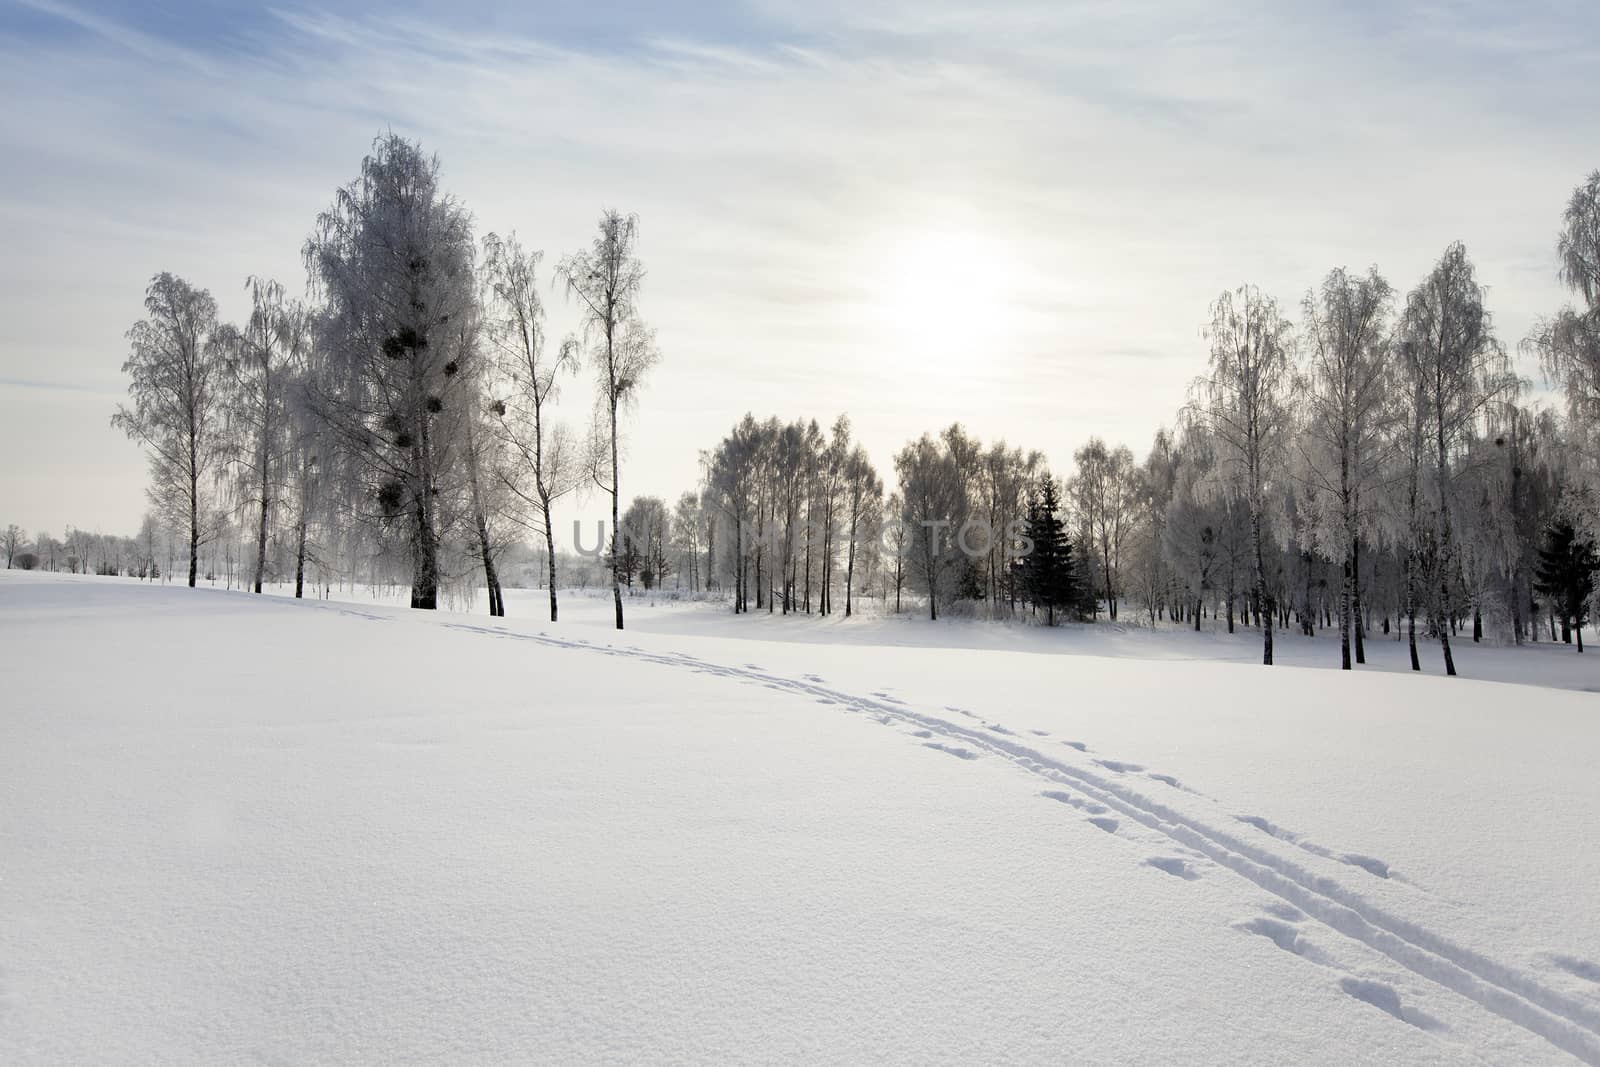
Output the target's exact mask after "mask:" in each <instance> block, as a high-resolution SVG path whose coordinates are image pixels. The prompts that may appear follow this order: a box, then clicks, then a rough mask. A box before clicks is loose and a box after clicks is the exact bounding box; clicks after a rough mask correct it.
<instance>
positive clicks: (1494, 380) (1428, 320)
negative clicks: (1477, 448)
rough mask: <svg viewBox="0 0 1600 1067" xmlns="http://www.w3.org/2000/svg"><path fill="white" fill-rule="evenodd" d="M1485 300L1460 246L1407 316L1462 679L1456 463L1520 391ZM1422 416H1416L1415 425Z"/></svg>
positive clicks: (1436, 614) (1438, 586)
mask: <svg viewBox="0 0 1600 1067" xmlns="http://www.w3.org/2000/svg"><path fill="white" fill-rule="evenodd" d="M1483 296H1484V290H1483V288H1482V286H1480V285H1479V284H1478V281H1477V275H1476V273H1475V272H1474V271H1473V268H1472V262H1471V260H1469V259H1468V258H1467V250H1466V248H1465V247H1464V246H1463V245H1462V244H1461V243H1460V242H1459V241H1458V242H1456V243H1454V244H1452V245H1450V247H1448V248H1446V249H1445V251H1444V255H1443V256H1442V257H1441V258H1440V260H1439V263H1438V265H1437V266H1435V267H1434V269H1433V271H1432V272H1431V273H1429V275H1428V277H1427V278H1425V279H1423V281H1422V283H1421V284H1420V285H1418V286H1417V288H1415V289H1413V290H1412V291H1411V294H1410V296H1408V297H1407V298H1406V307H1405V311H1404V312H1403V313H1402V316H1401V334H1402V337H1403V339H1404V342H1403V343H1405V344H1406V345H1407V346H1409V347H1408V350H1407V351H1408V359H1407V360H1406V363H1407V366H1408V369H1409V370H1410V372H1411V374H1412V375H1413V382H1412V384H1413V389H1412V392H1411V396H1412V397H1413V401H1414V404H1415V405H1416V406H1419V407H1420V408H1421V412H1420V422H1421V424H1422V425H1423V426H1424V427H1425V432H1426V435H1427V439H1428V452H1429V464H1430V466H1431V468H1432V474H1433V486H1432V491H1433V494H1434V499H1433V505H1434V508H1433V510H1434V519H1435V521H1434V527H1433V548H1434V551H1435V553H1436V558H1435V559H1434V568H1433V569H1434V580H1433V583H1432V584H1433V594H1434V595H1433V620H1434V625H1435V627H1436V628H1437V629H1438V631H1439V646H1440V649H1441V651H1442V652H1443V653H1444V669H1445V673H1446V674H1448V675H1453V674H1455V673H1456V665H1455V657H1454V656H1453V655H1452V653H1451V651H1450V626H1449V620H1450V618H1451V611H1452V606H1451V601H1450V582H1451V580H1452V579H1453V577H1454V573H1455V571H1454V568H1455V565H1456V563H1457V562H1458V561H1457V558H1456V531H1455V526H1454V522H1453V517H1452V514H1451V496H1452V484H1451V483H1452V478H1453V476H1454V461H1455V459H1456V457H1457V455H1458V454H1459V453H1460V452H1462V451H1463V450H1464V449H1465V447H1466V445H1467V444H1468V442H1469V439H1470V436H1471V434H1472V431H1473V429H1474V428H1475V427H1476V426H1477V425H1478V424H1479V423H1480V422H1481V420H1482V419H1483V418H1484V416H1485V415H1486V413H1487V411H1488V409H1489V406H1490V405H1491V404H1492V403H1493V402H1494V401H1496V400H1498V399H1499V398H1501V397H1502V396H1504V395H1506V394H1507V393H1508V391H1510V390H1513V389H1514V388H1515V386H1516V378H1515V377H1514V376H1513V375H1512V374H1511V372H1510V369H1509V366H1508V364H1507V362H1506V355H1505V350H1504V349H1502V348H1501V346H1500V342H1499V341H1497V340H1495V337H1494V332H1493V327H1492V323H1491V320H1490V316H1489V312H1488V310H1487V309H1486V308H1485V307H1484V304H1483ZM1418 414H1419V413H1417V412H1413V418H1416V417H1417V416H1418Z"/></svg>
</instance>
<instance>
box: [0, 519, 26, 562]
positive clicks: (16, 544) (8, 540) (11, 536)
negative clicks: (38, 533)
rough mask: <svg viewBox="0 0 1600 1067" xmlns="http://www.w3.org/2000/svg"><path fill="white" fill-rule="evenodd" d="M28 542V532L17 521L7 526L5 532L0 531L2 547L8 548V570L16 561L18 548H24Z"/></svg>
mask: <svg viewBox="0 0 1600 1067" xmlns="http://www.w3.org/2000/svg"><path fill="white" fill-rule="evenodd" d="M27 542H28V535H27V533H26V532H25V531H24V530H23V529H22V527H20V526H18V525H17V524H16V523H12V524H11V525H9V526H7V527H6V528H5V532H4V533H0V547H3V548H4V549H5V550H6V570H10V569H11V566H12V564H13V563H14V562H15V561H16V558H17V551H18V549H20V548H22V546H23V545H25V544H27Z"/></svg>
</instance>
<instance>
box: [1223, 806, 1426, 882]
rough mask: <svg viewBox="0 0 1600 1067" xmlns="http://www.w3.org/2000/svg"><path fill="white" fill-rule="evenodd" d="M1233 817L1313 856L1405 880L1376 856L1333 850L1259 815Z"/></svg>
mask: <svg viewBox="0 0 1600 1067" xmlns="http://www.w3.org/2000/svg"><path fill="white" fill-rule="evenodd" d="M1234 818H1236V819H1238V820H1239V821H1240V822H1242V823H1245V824H1246V825H1248V826H1254V827H1255V828H1256V829H1257V830H1260V831H1261V832H1262V833H1264V834H1269V835H1271V836H1272V837H1275V838H1277V839H1278V840H1279V841H1285V842H1288V843H1289V844H1291V845H1294V846H1295V847H1297V848H1302V849H1304V850H1305V851H1307V852H1309V853H1311V854H1312V855H1313V856H1321V857H1322V858H1324V859H1330V860H1338V861H1339V862H1340V863H1348V864H1349V865H1350V866H1352V867H1359V868H1361V869H1362V870H1363V871H1366V872H1367V873H1368V874H1370V875H1372V876H1373V877H1374V878H1382V879H1384V880H1385V881H1387V880H1389V879H1393V880H1394V881H1396V882H1405V881H1406V880H1405V879H1404V878H1402V877H1400V875H1399V874H1397V873H1396V872H1395V871H1394V870H1393V869H1391V868H1390V866H1389V865H1388V864H1387V863H1385V862H1384V861H1383V860H1380V859H1378V858H1377V857H1376V856H1366V855H1363V854H1361V853H1359V852H1335V851H1334V850H1333V849H1331V848H1327V847H1325V846H1323V845H1319V844H1317V843H1315V842H1313V841H1307V840H1306V839H1305V838H1303V837H1301V836H1300V835H1299V834H1297V833H1295V832H1294V831H1292V830H1285V829H1284V828H1283V827H1281V826H1279V825H1277V824H1276V823H1273V822H1271V821H1269V820H1267V819H1264V818H1262V817H1261V816H1259V815H1235V816H1234Z"/></svg>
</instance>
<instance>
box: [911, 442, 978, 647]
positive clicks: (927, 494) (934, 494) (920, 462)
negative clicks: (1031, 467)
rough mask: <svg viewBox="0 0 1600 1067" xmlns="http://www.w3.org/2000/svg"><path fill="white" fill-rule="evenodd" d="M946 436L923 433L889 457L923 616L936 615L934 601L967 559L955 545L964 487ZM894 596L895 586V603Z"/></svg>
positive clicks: (949, 592)
mask: <svg viewBox="0 0 1600 1067" xmlns="http://www.w3.org/2000/svg"><path fill="white" fill-rule="evenodd" d="M955 429H959V428H958V427H957V428H955ZM949 437H950V435H949V434H947V435H946V437H945V438H943V439H940V438H935V437H933V436H932V435H930V434H923V435H922V437H921V438H919V439H918V440H916V441H912V442H911V443H909V444H907V445H906V446H905V448H903V449H902V450H901V451H900V454H899V455H898V456H896V457H895V461H894V466H895V472H896V473H897V474H898V475H899V478H900V500H901V506H902V511H901V516H900V517H901V520H902V521H903V522H904V523H905V526H906V541H907V551H908V556H909V560H910V564H911V569H912V573H913V574H915V575H916V576H917V578H918V579H920V581H921V584H922V587H923V589H924V590H925V591H926V592H927V594H928V617H929V618H930V619H934V620H937V619H938V618H939V602H940V601H941V600H946V601H948V600H949V599H951V598H952V597H953V596H954V595H955V592H956V587H957V580H958V579H959V577H960V572H961V570H962V568H963V566H964V565H965V563H966V562H967V560H966V557H965V556H964V555H963V554H962V552H961V550H960V548H959V546H958V545H957V533H958V532H959V531H960V530H961V527H962V525H963V524H964V523H965V522H966V519H967V512H968V502H967V493H966V486H965V482H964V479H963V477H962V469H961V465H960V462H959V460H958V456H957V454H956V452H954V451H952V449H951V447H950V445H949ZM898 599H899V596H898V590H897V591H896V601H897V606H898Z"/></svg>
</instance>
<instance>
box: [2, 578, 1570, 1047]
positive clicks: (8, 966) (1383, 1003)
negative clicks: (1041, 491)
mask: <svg viewBox="0 0 1600 1067" xmlns="http://www.w3.org/2000/svg"><path fill="white" fill-rule="evenodd" d="M507 600H508V604H509V607H510V610H511V612H512V615H511V617H510V618H507V619H489V618H487V617H486V616H484V615H481V614H480V615H463V614H454V613H449V612H438V613H422V612H411V611H408V610H406V609H404V608H399V607H394V606H391V605H389V604H383V603H376V602H374V601H373V600H371V599H370V598H356V599H355V600H354V601H353V602H350V603H343V602H338V601H311V600H307V601H298V602H297V601H293V600H291V599H287V598H285V597H284V596H282V595H281V590H280V591H278V595H272V596H264V597H252V596H250V595H248V594H244V593H240V592H224V591H219V590H216V589H209V588H202V589H196V590H189V589H184V588H179V587H175V586H160V585H148V584H142V583H139V582H136V581H132V580H127V579H102V578H81V577H80V578H73V577H63V576H45V575H37V574H33V575H24V574H21V573H20V572H0V694H3V696H0V1063H5V1064H35V1063H37V1064H55V1063H89V1062H93V1063H202V1062H203V1063H261V1062H272V1063H355V1062H362V1063H376V1062H383V1063H402V1062H403V1063H421V1062H450V1063H486V1062H525V1063H528V1062H536V1063H632V1062H649V1063H708V1062H800V1063H841V1064H842V1063H852V1064H854V1063H867V1062H904V1063H935V1062H938V1063H1001V1062H1040V1063H1043V1062H1048V1063H1060V1062H1085V1063H1090V1062H1092V1063H1128V1064H1132V1063H1149V1062H1152V1061H1158V1060H1159V1061H1168V1062H1179V1063H1202V1064H1204V1063H1217V1064H1238V1063H1263V1064H1267V1063H1286V1062H1297V1063H1329V1064H1335V1063H1339V1064H1344V1063H1485V1064H1510V1063H1589V1064H1597V1065H1600V848H1597V847H1596V844H1597V840H1600V774H1597V772H1596V769H1595V768H1596V757H1597V755H1600V700H1596V698H1595V695H1594V692H1593V690H1600V655H1589V654H1586V655H1585V656H1583V657H1581V658H1580V657H1579V656H1577V654H1576V653H1575V652H1573V651H1572V650H1571V649H1570V648H1563V647H1550V646H1545V647H1541V648H1536V649H1504V648H1487V647H1484V648H1478V647H1473V646H1471V644H1470V642H1463V643H1462V645H1463V646H1464V647H1461V646H1458V653H1457V654H1458V657H1459V659H1460V662H1461V666H1462V669H1463V673H1464V674H1465V675H1468V676H1469V677H1463V678H1457V679H1445V678H1441V677H1438V676H1436V675H1427V676H1413V675H1410V674H1408V673H1405V672H1404V671H1403V670H1402V669H1396V668H1403V667H1404V662H1403V660H1402V659H1401V657H1402V656H1403V649H1401V648H1400V647H1399V646H1397V645H1395V644H1394V642H1392V641H1389V642H1383V641H1380V640H1377V639H1374V641H1373V642H1372V643H1371V644H1370V645H1369V653H1370V654H1371V657H1372V659H1373V660H1374V665H1373V667H1371V668H1369V669H1367V670H1361V671H1356V672H1351V673H1343V672H1339V671H1334V670H1328V669H1323V668H1321V667H1316V668H1314V667H1310V666H1306V665H1293V664H1311V663H1326V662H1327V661H1328V660H1329V658H1330V654H1331V653H1332V652H1333V651H1334V646H1333V645H1332V644H1331V643H1330V642H1328V641H1324V640H1308V639H1303V638H1297V637H1295V636H1294V635H1283V636H1281V637H1280V638H1279V653H1280V656H1279V658H1280V662H1281V663H1284V664H1290V665H1280V666H1277V667H1273V668H1271V669H1270V670H1269V669H1265V668H1262V667H1260V666H1253V665H1249V664H1248V662H1247V660H1248V659H1249V658H1250V657H1251V654H1252V653H1253V652H1254V651H1255V648H1254V645H1253V643H1252V641H1251V639H1250V638H1249V637H1247V636H1239V637H1237V638H1233V639H1230V638H1228V637H1226V636H1225V635H1206V634H1202V635H1194V634H1189V633H1182V632H1166V633H1159V632H1155V633H1153V632H1137V631H1132V630H1125V631H1124V630H1114V629H1112V628H1110V627H1107V626H1100V627H1069V628H1065V629H1062V630H1056V631H1046V630H1042V629H1034V628H1021V627H1008V626H1001V625H996V624H988V623H972V622H963V621H960V620H956V621H953V622H950V623H945V622H940V623H938V624H929V623H927V622H925V621H922V620H913V619H901V618H876V617H874V618H857V619H851V620H843V619H840V618H838V617H835V618H833V619H830V620H820V619H815V618H811V619H806V618H799V619H783V618H781V617H773V618H768V617H747V618H734V617H732V616H731V615H729V614H727V613H726V611H725V609H724V608H722V607H719V606H713V605H709V604H676V605H669V604H655V605H651V604H647V603H633V604H630V605H629V612H630V613H629V629H628V630H627V631H626V632H624V633H620V634H619V633H616V632H615V631H614V630H611V629H610V628H609V624H610V604H609V602H608V601H607V600H603V599H599V598H595V597H581V596H573V597H567V598H566V599H565V600H564V601H563V604H562V613H563V618H562V621H561V622H560V623H559V624H555V625H552V624H550V623H549V622H547V621H541V618H542V614H541V613H542V611H543V600H542V594H540V593H537V592H534V591H527V592H519V591H508V597H507ZM1428 653H1431V654H1432V657H1433V658H1431V659H1430V660H1429V661H1428V667H1429V669H1430V670H1436V662H1435V661H1436V655H1437V654H1436V652H1435V650H1433V649H1432V648H1429V649H1427V650H1426V652H1425V655H1426V654H1428ZM1231 661H1237V662H1231ZM1486 678H1497V679H1499V681H1487V680H1484V679H1486ZM1533 683H1539V684H1533ZM1558 687H1559V688H1558ZM1585 690H1591V691H1585Z"/></svg>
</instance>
